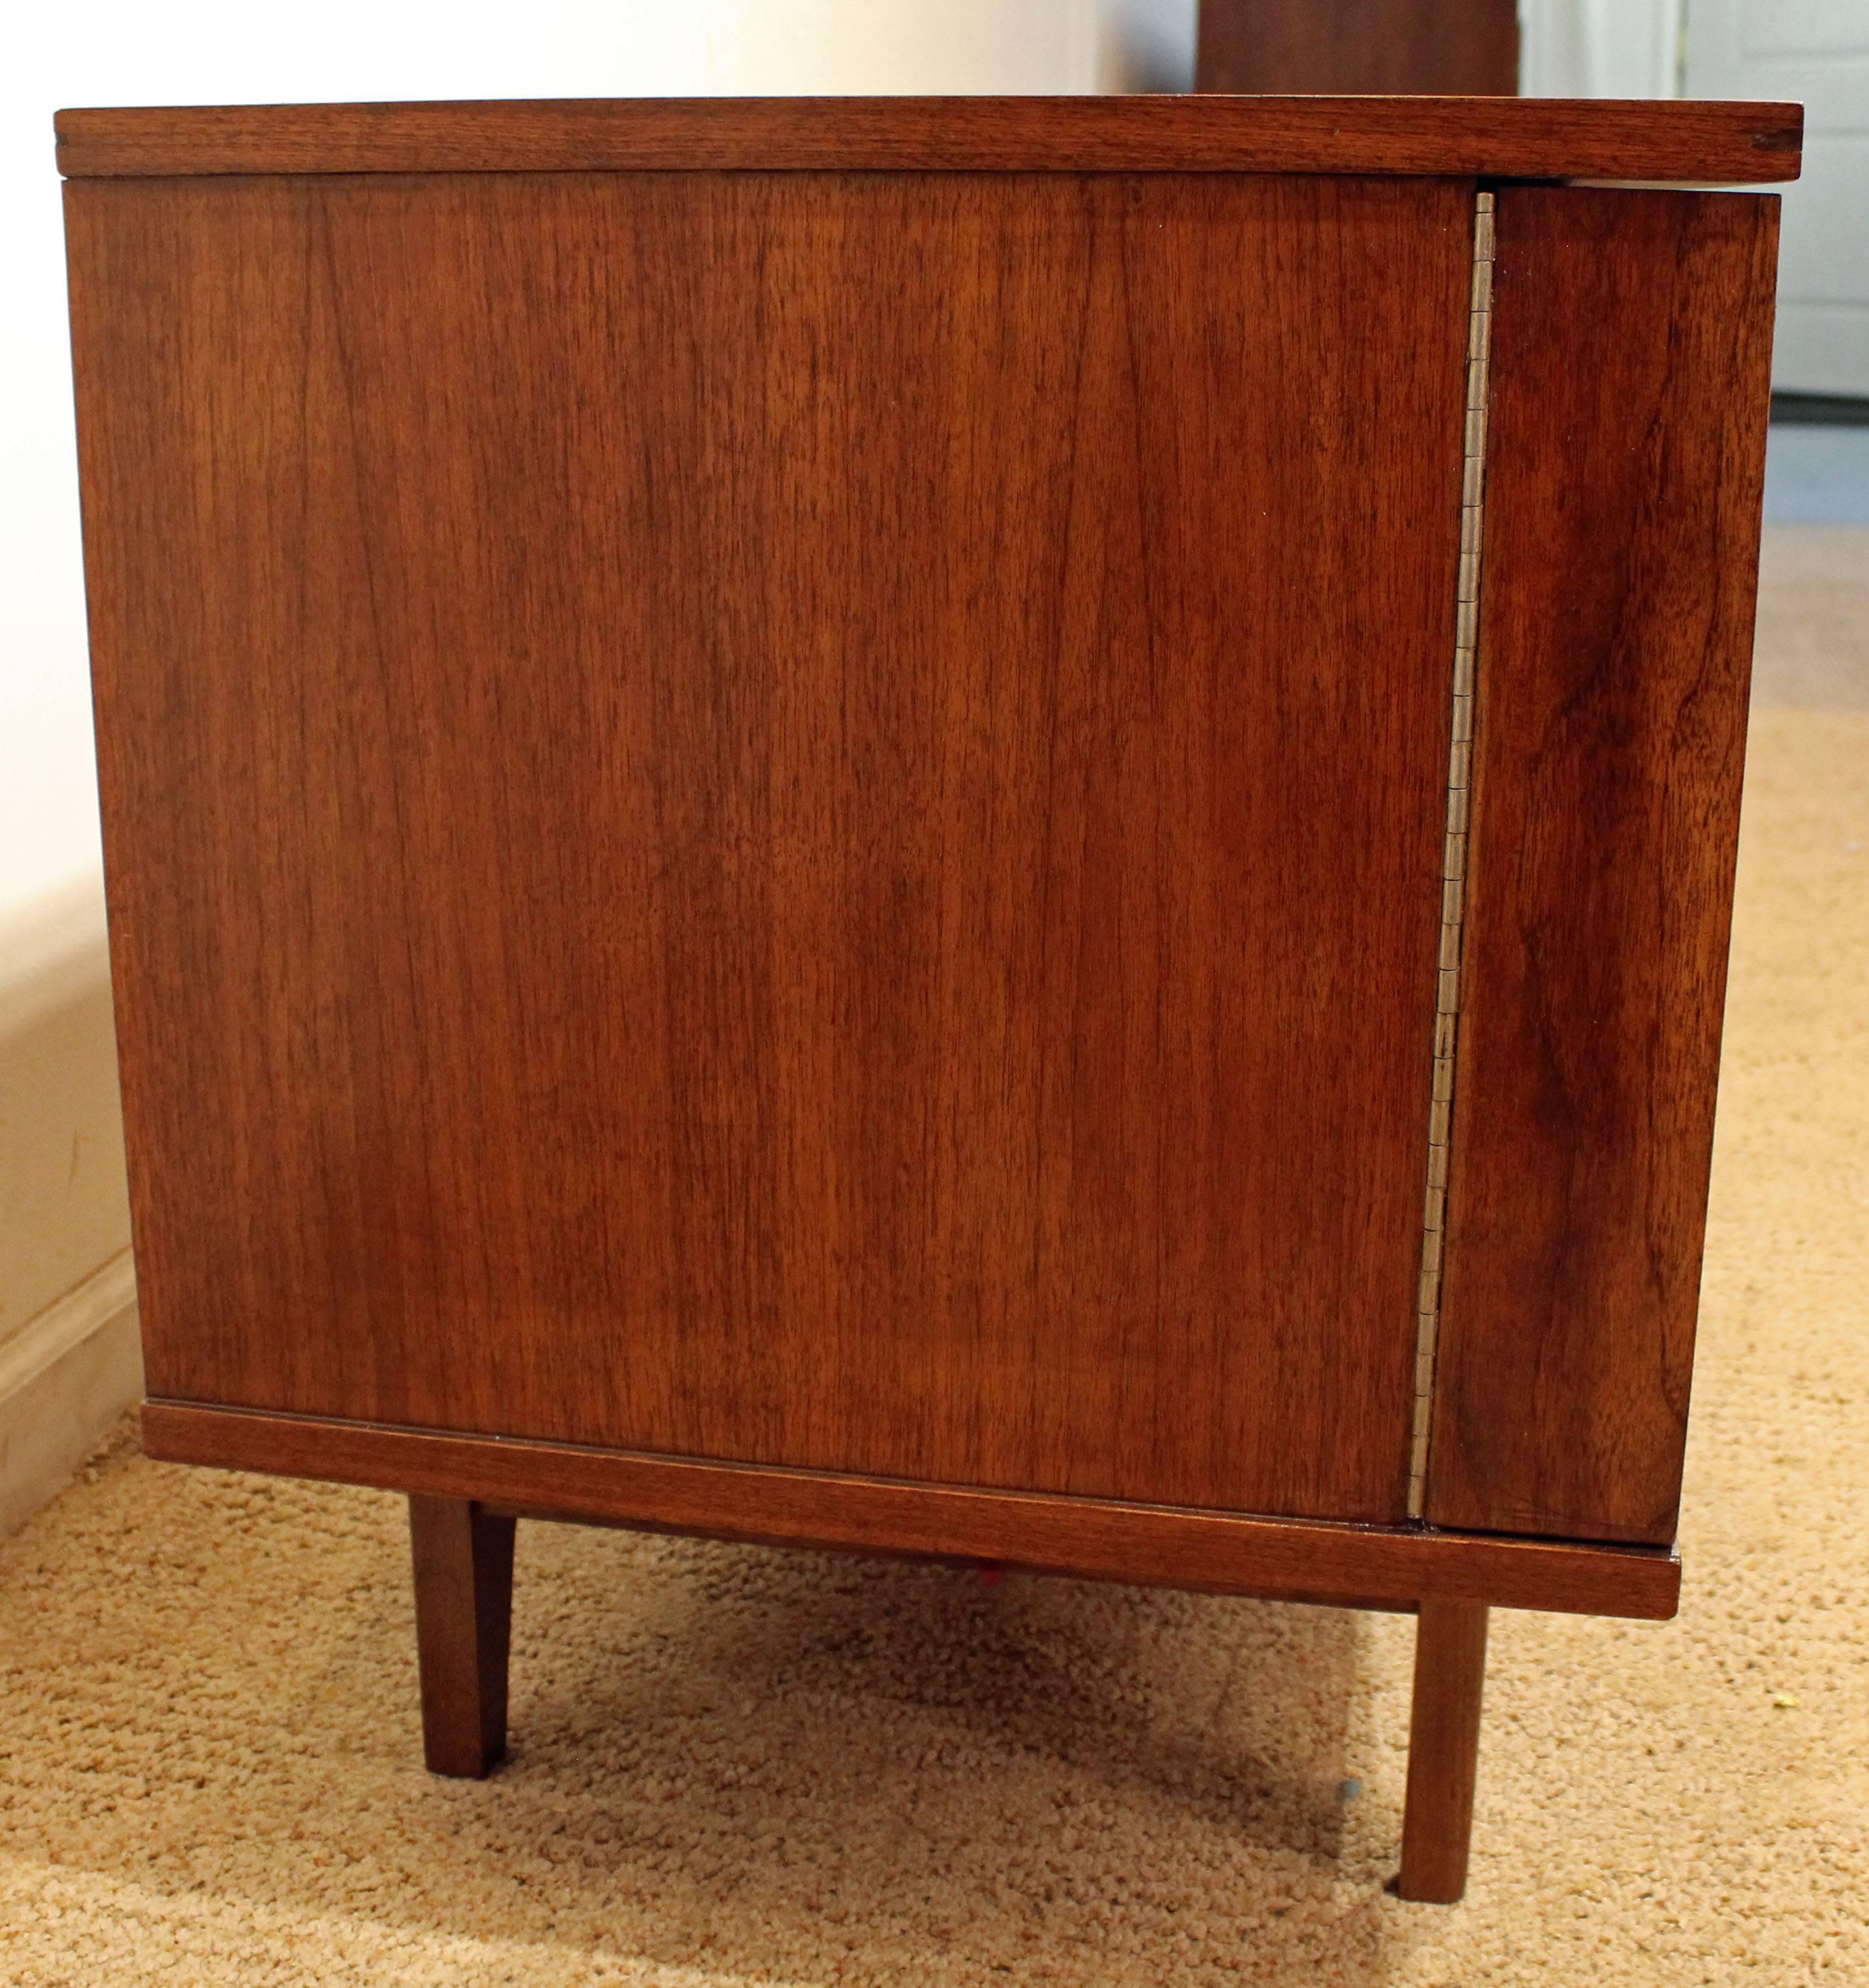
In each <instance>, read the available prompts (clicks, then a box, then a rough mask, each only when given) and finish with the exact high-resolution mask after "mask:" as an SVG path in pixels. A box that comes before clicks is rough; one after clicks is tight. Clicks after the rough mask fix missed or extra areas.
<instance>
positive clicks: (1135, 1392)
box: [67, 174, 1472, 1520]
mask: <svg viewBox="0 0 1869 1988" xmlns="http://www.w3.org/2000/svg"><path fill="white" fill-rule="evenodd" d="M67 195H68V200H69V228H70V247H71V258H72V270H73V294H74V297H75V299H76V312H75V350H76V372H77V383H78V394H79V410H80V417H81V431H82V438H83V441H82V448H83V478H84V491H85V519H86V552H87V571H88V575H89V583H90V602H91V617H92V619H91V630H92V645H93V668H94V672H95V678H96V698H97V712H98V733H99V740H100V771H101V783H102V792H103V813H104V822H105V834H106V849H107V854H108V871H109V880H110V904H111V911H112V935H113V965H114V970H115V974H116V979H117V999H118V1016H119V1026H120V1034H121V1040H122V1046H123V1057H122V1063H123V1080H124V1087H125V1111H126V1124H127V1138H128V1143H129V1150H130V1167H131V1181H132V1192H133V1212H134V1217H135V1222H136V1241H137V1253H138V1270H139V1293H140V1300H141V1303H142V1307H143V1322H144V1341H145V1347H146V1354H147V1371H148V1377H149V1385H150V1389H151V1391H152V1392H154V1394H156V1395H162V1396H167V1397H170V1398H177V1399H183V1400H194V1401H218V1402H222V1403H226V1404H231V1405H244V1406H248V1407H253V1408H276V1409H289V1410H294V1411H297V1412H304V1413H309V1414H314V1415H324V1416H329V1417H333V1418H344V1419H348V1420H353V1421H373V1422H387V1423H394V1424H398V1425H414V1426H426V1427H431V1428H440V1429H455V1430H460V1431H464V1432H484V1433H488V1434H502V1435H522V1436H527V1437H531V1438H535V1439H552V1440H557V1441H561V1442H580V1443H592V1444H603V1445H614V1446H616V1447H618V1448H621V1449H654V1450H661V1451H666V1452H678V1453H683V1454H690V1455H703V1456H711V1457H718V1458H722V1459H732V1460H735V1461H739V1462H772V1463H783V1464H788V1465H794V1466H816V1467H820V1468H823V1469H831V1470H838V1471H846V1472H877V1473H879V1474H886V1475H890V1476H903V1477H920V1478H927V1479H931V1480H933V1481H934V1482H937V1483H975V1484H982V1485H1001V1486H1018V1487H1021V1488H1024V1489H1034V1490H1053V1491H1059V1492H1069V1493H1087V1494H1093V1495H1098V1496H1110V1497H1117V1498H1124V1499H1144V1500H1147V1501H1151V1502H1159V1503H1176V1504H1188V1505H1198V1506H1212V1507H1215V1508H1219V1509H1226V1510H1239V1511H1253V1512H1259V1513H1273V1514H1279V1513H1295V1514H1306V1515H1311V1516H1329V1517H1332V1518H1335V1519H1340V1520H1356V1519H1364V1520H1394V1519H1398V1518H1400V1517H1401V1516H1402V1513H1403V1510H1404V1499H1405V1494H1406V1481H1407V1449H1408V1420H1409V1409H1410V1398H1411V1374H1412V1371H1413V1355H1414V1344H1413V1338H1414V1320H1413V1307H1414V1283H1415V1276H1416V1266H1417V1260H1418V1249H1419V1236H1420V1221H1421V1169H1422V1164H1423V1161H1422V1154H1423V1150H1424V1148H1423V1138H1424V1131H1423V1127H1424V1122H1425V1109H1426V1081H1427V1062H1426V1057H1427V1051H1428V1043H1429V1041H1430V1039H1431V1032H1432V1010H1433V1004H1434V994H1435V947H1436V943H1437V938H1438V905H1439V898H1438V884H1437V877H1438V868H1439V863H1440V847H1441V827H1442V816H1443V810H1444V806H1445V796H1444V782H1445V762H1446V751H1447V746H1446V739H1447V727H1448V699H1449V682H1448V658H1449V657H1450V655H1451V654H1452V647H1453V624H1454V603H1455V559H1456V551H1457V548H1456V544H1455V534H1454V532H1453V531H1452V529H1451V521H1452V519H1454V517H1455V515H1456V512H1457V508H1458V498H1459V484H1460V453H1459V451H1460V424H1459V421H1458V418H1457V417H1458V407H1459V405H1460V396H1461V393H1462V357H1463V353H1464V347H1465V299H1466V289H1467V284H1468V265H1469V259H1470V253H1471V251H1470V231H1471V218H1470V217H1471V208H1472V189H1471V188H1470V187H1469V186H1468V185H1467V184H1465V183H1463V182H1460V181H1452V180H1447V181H1421V182H1412V183H1400V184H1398V183H1390V182H1381V181H1347V180H1334V179H1329V178H1310V179H1292V180H1279V179H1268V178H1253V177H1242V178H1237V179H1231V180H1218V179H1212V178H1201V177H1182V176H1162V177H1154V178H1147V179H1132V178H1125V177H1086V178H1073V177H1069V176H1066V175H1063V174H1046V175H1043V176H1039V177H969V176H956V177H951V178H949V179H947V180H945V181H929V180H926V179H920V178H914V177H901V176H880V177H879V176H874V175H856V176H847V177H839V176H824V177H814V178H811V179H803V178H799V177H784V176H773V177H742V176H724V175H718V174H640V175H597V174H593V175H586V176H582V177H551V176H529V177H514V176H505V177H471V176H465V177H434V178H427V179H414V180H404V179H376V180H370V179H361V180H349V181H301V182H291V181H269V180H259V181H211V180H210V181H189V182H174V183H164V182H154V181H109V182H98V181H76V182H73V183H71V184H69V186H68V188H67ZM1216 240H1224V241H1225V242H1226V244H1227V252H1226V254H1225V255H1214V254H1212V253H1211V252H1210V246H1209V245H1211V244H1212V242H1215V241H1216ZM182 1152H186V1154H187V1155H188V1162H187V1164H186V1165H177V1164H175V1161H174V1155H177V1154H178V1153H182Z"/></svg>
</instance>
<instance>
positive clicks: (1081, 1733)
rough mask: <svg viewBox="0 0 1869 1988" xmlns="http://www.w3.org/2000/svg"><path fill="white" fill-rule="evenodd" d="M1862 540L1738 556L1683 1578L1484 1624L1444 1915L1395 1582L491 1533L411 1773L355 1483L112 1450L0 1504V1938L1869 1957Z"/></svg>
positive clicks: (676, 1969)
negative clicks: (1728, 968) (1357, 1597)
mask: <svg viewBox="0 0 1869 1988" xmlns="http://www.w3.org/2000/svg"><path fill="white" fill-rule="evenodd" d="M1854 544H1855V547H1856V554H1855V555H1852V554H1851V553H1850V544H1849V542H1848V541H1846V540H1841V539H1838V538H1837V536H1836V535H1830V537H1829V538H1828V539H1823V540H1820V539H1818V538H1817V537H1815V536H1810V537H1804V538H1800V537H1797V536H1796V535H1789V534H1787V535H1780V536H1779V539H1778V540H1777V541H1776V543H1775V546H1774V549H1773V553H1772V563H1771V564H1770V565H1769V567H1768V590H1767V603H1766V610H1767V611H1766V616H1765V617H1764V622H1763V625H1764V627H1766V631H1767V633H1768V636H1769V639H1770V640H1771V641H1772V642H1773V644H1775V645H1776V647H1775V651H1774V655H1775V658H1776V661H1774V660H1773V659H1771V658H1769V659H1768V662H1769V664H1771V666H1770V667H1769V668H1767V669H1766V671H1764V672H1763V676H1762V688H1765V689H1766V690H1768V691H1772V694H1773V695H1781V696H1785V697H1801V698H1803V699H1804V700H1805V701H1806V702H1807V703H1808V704H1810V705H1821V706H1823V707H1825V708H1820V709H1812V708H1806V709H1803V710H1777V711H1766V712H1761V713H1760V714H1759V715H1758V717H1757V718H1756V723H1755V731H1754V744H1753V752H1752V767H1751V774H1750V779H1751V786H1750V788H1749V796H1748V800H1747V803H1746V830H1745V841H1744V850H1743V855H1742V875H1741V885H1740V890H1741V898H1740V907H1739V918H1738V923H1737V938H1736V950H1735V959H1734V969H1733V976H1732V1002H1731V1008H1730V1012H1729V1026H1728V1032H1727V1063H1726V1077H1725V1088H1724V1090H1723V1093H1722V1104H1721V1118H1720V1133H1719V1155H1718V1163H1717V1169H1716V1176H1715V1190H1714V1205H1713V1215H1712V1230H1711V1235H1710V1239H1709V1247H1708V1263H1707V1276H1706V1296H1705V1307H1704V1310H1703V1313H1702V1340H1701V1361H1700V1368H1699V1378H1698V1384H1697V1390H1696V1395H1695V1412H1694V1422H1693V1432H1692V1442H1691V1445H1690V1450H1689V1460H1688V1487H1687V1506H1686V1510H1687V1517H1686V1521H1685V1530H1684V1537H1683V1540H1682V1550H1683V1553H1684V1555H1685V1561H1686V1570H1687V1581H1686V1593H1685V1604H1684V1606H1683V1609H1682V1612H1681V1618H1680V1619H1679V1620H1678V1621H1677V1622H1675V1623H1673V1624H1670V1625H1621V1624H1615V1623H1609V1622H1600V1621H1580V1620H1573V1619H1570V1618H1561V1617H1552V1616H1537V1615H1523V1614H1499V1615H1497V1616H1496V1618H1495V1623H1496V1631H1495V1645H1494V1648H1495V1657H1494V1662H1493V1665H1492V1671H1491V1674H1490V1679H1489V1688H1488V1716H1487V1722H1486V1729H1485V1743H1484V1746H1483V1750H1482V1756H1481V1766H1480V1797H1479V1816H1478V1819H1477V1827H1476V1852H1475V1860H1474V1869H1473V1880H1472V1888H1471V1891H1470V1892H1469V1894H1468V1899H1467V1902H1465V1904H1464V1905H1460V1906H1458V1907H1455V1908H1454V1909H1446V1910H1444V1909H1438V1908H1435V1907H1431V1906H1419V1905H1417V1906H1408V1905H1401V1904H1399V1903H1398V1902H1396V1901H1395V1900H1394V1899H1393V1898H1389V1897H1387V1896H1386V1895H1384V1892H1383V1890H1382V1885H1383V1882H1384V1879H1385V1878H1387V1876H1388V1875H1389V1874H1390V1873H1391V1871H1392V1870H1393V1869H1394V1864H1395V1857H1396V1849H1397V1844H1398V1838H1399V1831H1400V1825H1401V1792H1402V1777H1403V1763H1404V1753H1403V1741H1404V1731H1405V1726H1406V1719H1407V1685H1408V1664H1409V1648H1410V1629H1409V1626H1408V1625H1407V1624H1406V1623H1405V1622H1403V1621H1395V1620H1391V1619H1390V1618H1376V1617H1368V1616H1360V1615H1356V1614H1347V1613H1341V1612H1339V1611H1333V1610H1319V1609H1303V1608H1273V1607H1269V1606H1265V1605H1260V1604H1251V1603H1245V1602H1238V1601H1218V1600H1212V1599H1196V1598H1191V1597H1184V1596H1177V1595H1173V1594H1154V1593H1147V1594H1144V1593H1140V1592H1134V1591H1124V1590H1120V1589H1107V1588H1099V1587H1090V1586H1080V1585H1076V1584H1068V1583H1063V1582H1053V1581H1036V1580H1019V1579H1010V1580H1008V1581H1006V1582H1005V1584H1002V1585H1001V1586H999V1587H984V1586H982V1585H981V1584H979V1582H978V1581H977V1580H975V1579H972V1578H971V1577H966V1576H964V1575H962V1574H955V1573H951V1572H948V1571H945V1570H928V1569H921V1568H915V1567H903V1566H895V1565H887V1564H864V1563H858V1562H850V1561H832V1560H822V1559H818V1558H816V1557H806V1556H790V1557H788V1556H784V1555H781V1554H772V1553H766V1552H760V1551H755V1550H747V1549H738V1548H729V1547H716V1546H705V1545H688V1544H682V1543H661V1542H646V1541H642V1540H632V1539H631V1538H630V1537H627V1536H626V1535H623V1534H616V1533H596V1532H588V1533H587V1532H580V1531H576V1530H567V1529H557V1528H552V1527H546V1526H529V1527H522V1529H521V1533H520V1548H519V1550H520V1556H521V1559H520V1571H519V1588H518V1595H517V1621H516V1643H515V1659H514V1681H513V1683H514V1689H513V1725H514V1730H515V1752H514V1756H513V1758H512V1762H511V1763H510V1764H509V1766H508V1767H507V1768H506V1769H505V1770H504V1771H503V1772H502V1773H501V1774H500V1775H499V1776H498V1777H496V1778H495V1779H494V1780H492V1781H490V1782H488V1783H485V1784H484V1785H471V1784H461V1783H443V1782H439V1781H435V1780H431V1779H430V1778H429V1777H428V1776H427V1775H426V1774H425V1773H424V1772H423V1770H422V1769H421V1765H420V1762H419V1750H418V1739H417V1725H416V1689H415V1675H414V1652H413V1646H412V1641H411V1621H410V1603H409V1597H408V1588H407V1575H406V1564H405V1551H406V1550H405V1546H404V1533H403V1526H402V1512H401V1506H400V1505H399V1504H398V1503H397V1501H395V1500H394V1499H390V1498H387V1497H384V1496H377V1495H375V1494H373V1493H366V1492H357V1491H349V1490H340V1489H325V1488H322V1487H318V1486H305V1485H299V1484H293V1483H279V1482H274V1481H271V1480H266V1479H256V1478H255V1479H247V1478H234V1477H228V1476H220V1475H217V1474H213V1473H210V1472H191V1471H186V1470H181V1469H171V1468H169V1467H167V1466H159V1465H154V1464H150V1463H147V1462H144V1461H142V1460H141V1459H139V1458H137V1457H135V1456H134V1455H132V1454H130V1452H128V1451H127V1449H126V1450H124V1451H123V1452H120V1453H119V1454H117V1455H113V1456H111V1457H110V1458H108V1459H106V1460H104V1461H103V1462H101V1463H100V1465H99V1466H98V1467H97V1468H96V1470H95V1472H93V1476H92V1478H91V1479H90V1481H89V1482H85V1483H79V1484H78V1485H77V1486H74V1487H73V1489H71V1490H70V1491H69V1492H68V1493H66V1495H65V1496H63V1498H61V1499H59V1501H58V1502H57V1503H56V1504H54V1505H53V1506H51V1507H50V1508H49V1509H48V1510H46V1512H44V1513H42V1514H41V1515H40V1516H39V1518H38V1519H37V1520H35V1522H34V1523H32V1525H31V1526H29V1527H28V1528H27V1530H25V1532H24V1533H21V1534H20V1535H19V1536H18V1537H15V1539H13V1540H11V1541H9V1542H8V1543H5V1545H4V1546H0V1982H4V1983H8V1984H9V1988H11V1984H19V1988H27V1984H41V1983H75V1984H82V1988H91V1985H92V1984H96V1988H116V1984H120V1983H139V1984H140V1983H147V1982H151V1981H157V1982H164V1983H191V1982H204V1983H243V1984H244V1983H265V1984H274V1983H279V1984H283V1983H319V1984H326V1988H330V1984H339V1983H395V1984H401V1983H475V1984H478V1983H515V1984H520V1983H525V1984H531V1983H583V1982H593V1981H607V1982H647V1983H664V1984H671V1988H672V1984H675V1983H683V1984H701V1983H735V1982H747V1981H755V1982H762V1983H767V1982H769V1983H824V1982H843V1983H870V1982H878V1983H880V1982H890V1983H1001V1982H1007V1981H1011V1982H1033V1983H1037V1982H1046V1983H1132V1982H1133V1983H1221V1982H1226V1983H1233V1982H1278V1983H1326V1984H1337V1983H1461V1984H1468V1983H1512V1984H1518V1983H1539V1984H1551V1988H1567V1984H1571V1983H1577V1984H1585V1983H1587V1984H1590V1988H1620V1984H1626V1983H1684V1984H1685V1983H1694V1984H1699V1983H1728V1982H1732V1983H1739V1982H1744V1983H1749V1984H1769V1988H1781V1984H1786V1983H1806V1982H1819V1981H1820V1982H1823V1983H1834V1984H1837V1988H1844V1984H1845V1983H1851V1984H1854V1983H1866V1982H1869V1934H1866V1933H1865V1930H1864V1926H1865V1914H1866V1913H1869V1689H1866V1688H1869V1595H1866V1594H1865V1592H1864V1547H1865V1543H1866V1542H1869V1524H1866V1523H1865V1520H1864V1510H1865V1503H1866V1501H1869V1442H1866V1440H1865V1439H1866V1438H1869V1406H1866V1405H1865V1404H1866V1402H1869V1344H1865V1333H1864V1326H1865V1323H1866V1309H1865V1308H1866V1302H1869V1242H1866V1239H1865V1229H1866V1228H1869V1221H1866V1219H1865V1218H1866V1215H1869V1138H1865V1127H1866V1124H1869V715H1865V714H1864V711H1863V710H1862V709H1861V707H1862V706H1863V705H1864V704H1865V703H1869V696H1866V695H1864V693H1865V692H1866V691H1869V618H1861V619H1858V618H1857V610H1856V609H1854V608H1853V607H1851V605H1850V603H1849V601H1848V600H1847V599H1845V598H1844V597H1845V596H1846V595H1847V593H1848V592H1849V590H1850V587H1852V586H1853V585H1854V586H1860V580H1857V579H1853V578H1852V575H1853V574H1854V575H1855V576H1861V575H1862V574H1864V573H1869V534H1864V535H1857V538H1856V539H1855V541H1854ZM1853 559H1854V563H1852V561H1853ZM1800 561H1802V562H1803V565H1802V566H1800ZM1800 574H1801V575H1802V576H1801V577H1800ZM1800 589H1802V590H1803V592H1800ZM1859 666H1860V667H1859ZM1774 685H1775V686H1776V689H1773V686H1774ZM1850 705H1854V706H1856V707H1857V708H1854V709H1850V708H1845V707H1848V706H1850Z"/></svg>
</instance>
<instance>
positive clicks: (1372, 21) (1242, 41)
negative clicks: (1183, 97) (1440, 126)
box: [1195, 0, 1519, 96]
mask: <svg viewBox="0 0 1869 1988" xmlns="http://www.w3.org/2000/svg"><path fill="white" fill-rule="evenodd" d="M1195 89H1196V90H1227V91H1240V92H1262V91H1275V92H1276V91H1282V90H1291V91H1296V92H1300V93H1305V94H1311V93H1318V92H1325V91H1329V92H1333V93H1334V92H1337V91H1341V92H1343V93H1345V94H1347V95H1350V96H1360V95H1364V94H1366V93H1379V94H1388V93H1396V94H1400V95H1404V96H1516V94H1517V93H1518V89H1519V8H1518V5H1517V0H1201V5H1200V31H1199V40H1198V46H1197V52H1196V55H1195Z"/></svg>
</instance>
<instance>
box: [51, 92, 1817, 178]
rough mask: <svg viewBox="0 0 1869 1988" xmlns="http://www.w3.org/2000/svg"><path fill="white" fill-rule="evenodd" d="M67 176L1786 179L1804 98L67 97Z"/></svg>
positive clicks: (61, 135) (61, 145) (63, 150)
mask: <svg viewBox="0 0 1869 1988" xmlns="http://www.w3.org/2000/svg"><path fill="white" fill-rule="evenodd" d="M55 123H56V130H57V134H58V161H59V171H61V172H62V173H63V174H65V175H66V177H68V178H74V179H87V178H102V179H110V178H123V177H129V178H137V177H164V176H178V177H194V176H200V175H215V174H298V173H468V172H655V171H664V172H666V171H677V172H680V171H687V172H708V171H715V172H719V171H756V172H786V171H794V172H801V171H840V172H1019V173H1026V172H1068V173H1090V172H1196V173H1228V172H1231V173H1343V174H1397V175H1401V176H1405V177H1408V176H1411V177H1445V176H1453V177H1479V178H1492V179H1536V180H1566V179H1589V180H1605V179H1607V180H1632V181H1646V182H1649V183H1661V184H1685V185H1702V186H1705V185H1708V184H1725V185H1740V186H1743V185H1757V184H1760V183H1762V182H1764V181H1783V180H1793V179H1796V177H1797V175H1798V167H1799V161H1800V148H1801V147H1802V144H1803V124H1804V113H1803V106H1801V105H1800V104H1795V103H1734V102H1724V101H1721V102H1695V103H1690V102H1684V101H1681V100H1652V101H1651V100H1639V101H1627V102H1624V101H1613V100H1607V99H1595V100H1570V99H1565V98H1557V97H1499V96H947V97H940V96H869V97H863V96H816V97H813V96H783V97H664V98H636V99H631V98H603V99H575V98H547V99H543V100H539V101H536V102H532V103H320V104H272V105H262V106H242V105H234V104H215V105H207V106H197V107H194V108H191V109H183V108H176V109H136V110H62V111H60V112H59V113H58V116H57V117H56V120H55Z"/></svg>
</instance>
